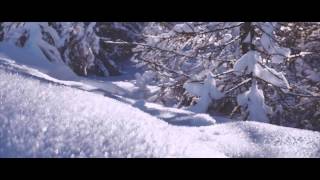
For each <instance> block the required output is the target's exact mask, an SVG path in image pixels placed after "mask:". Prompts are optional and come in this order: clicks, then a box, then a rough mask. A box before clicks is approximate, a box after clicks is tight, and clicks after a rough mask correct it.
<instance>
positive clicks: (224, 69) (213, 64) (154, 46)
mask: <svg viewBox="0 0 320 180" xmlns="http://www.w3.org/2000/svg"><path fill="white" fill-rule="evenodd" d="M170 25H171V26H167V25H166V26H165V25H163V24H161V23H150V24H149V26H148V27H147V28H146V30H149V34H148V36H147V38H146V40H145V42H146V43H145V44H140V45H139V46H138V48H136V51H137V56H136V58H137V59H139V60H140V61H141V63H143V64H145V65H146V66H147V67H149V68H150V69H151V70H153V71H154V72H156V73H157V77H158V78H159V82H160V83H161V87H162V88H161V91H160V92H159V98H158V99H162V102H164V104H167V105H170V104H172V102H175V103H176V104H178V103H180V104H182V105H184V106H189V105H191V104H192V103H193V102H194V98H195V97H196V98H199V97H200V99H199V100H197V99H196V100H195V101H196V103H199V102H201V96H200V95H199V94H197V93H194V92H192V91H190V88H189V92H188V88H184V87H187V86H186V84H190V83H192V84H193V85H195V84H197V83H198V85H195V86H197V87H201V86H202V85H203V84H204V81H205V80H206V78H207V73H206V72H208V71H209V72H211V73H212V74H213V77H214V78H215V81H216V82H215V83H216V85H215V87H216V89H217V90H219V91H220V92H222V93H223V94H224V96H223V97H222V98H221V100H215V101H211V102H210V103H206V104H207V106H208V107H207V108H209V109H208V110H209V111H210V107H213V110H214V111H220V112H222V111H226V112H225V113H227V114H230V115H234V114H236V113H237V112H239V110H240V109H241V112H242V114H243V116H242V117H241V119H250V120H256V121H263V122H271V123H279V116H277V114H279V112H281V111H282V110H285V111H287V110H288V109H286V108H283V106H286V104H287V103H288V102H290V101H291V99H292V97H293V96H296V95H297V94H299V93H302V92H298V91H299V90H298V89H297V88H296V86H292V85H290V83H289V82H290V81H289V80H290V79H289V80H288V79H287V78H286V75H287V66H288V61H289V60H290V59H292V57H295V55H296V54H294V55H292V54H291V50H290V49H289V48H284V47H283V46H284V45H285V43H283V41H284V40H285V38H284V37H283V36H281V32H280V31H281V29H283V28H285V27H284V26H285V25H284V24H283V23H269V22H239V23H237V22H233V23H221V22H218V23H201V22H197V23H195V22H186V23H170ZM150 29H151V30H150ZM153 31H154V33H152V32H153ZM150 32H151V33H150ZM186 90H187V91H186ZM237 97H238V98H237ZM244 97H246V98H244ZM290 98H291V99H290ZM244 99H246V100H244ZM163 100H165V101H163ZM237 100H238V101H237ZM252 100H253V101H252ZM249 101H250V103H253V104H261V107H260V108H262V109H261V110H260V112H263V115H261V116H260V117H259V116H257V113H254V111H253V110H252V109H250V108H249V109H248V107H249V106H250V107H253V106H252V104H250V103H249ZM159 102H161V101H159ZM217 104H218V105H217ZM239 107H241V108H239ZM207 108H203V109H207ZM226 109H227V110H226ZM282 114H283V113H282ZM283 118H285V117H282V120H285V119H283Z"/></svg>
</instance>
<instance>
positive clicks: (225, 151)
mask: <svg viewBox="0 0 320 180" xmlns="http://www.w3.org/2000/svg"><path fill="white" fill-rule="evenodd" d="M0 79H1V81H0V157H320V133H318V132H313V131H307V130H300V129H294V128H287V127H279V126H275V125H270V124H266V123H259V122H232V123H222V124H215V125H211V126H201V127H188V126H176V125H172V124H168V123H166V122H164V121H162V120H160V119H158V118H156V117H155V116H156V115H151V114H152V113H149V114H147V113H145V112H142V111H141V110H139V109H138V108H135V107H132V106H130V105H128V104H125V103H121V102H119V101H117V100H115V99H111V98H108V97H104V96H102V95H100V94H96V93H92V92H87V91H84V90H79V89H75V88H71V87H66V86H61V85H57V84H54V83H48V82H47V81H43V80H41V79H35V78H30V76H25V74H24V73H21V72H19V71H18V70H17V71H16V72H14V71H8V70H7V69H5V68H3V67H1V66H0ZM146 106H147V107H148V108H150V107H151V106H152V104H147V105H146ZM154 106H155V105H154ZM159 108H160V107H156V108H155V109H159ZM171 109H174V108H171ZM176 111H183V110H178V109H176ZM176 113H177V112H176ZM190 113H191V112H190ZM172 114H174V113H173V111H172ZM162 115H163V116H165V114H162ZM189 117H192V116H189ZM192 118H194V119H197V118H201V119H206V118H208V117H207V116H205V117H204V115H201V114H196V115H193V117H192Z"/></svg>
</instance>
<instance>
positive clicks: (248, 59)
mask: <svg viewBox="0 0 320 180" xmlns="http://www.w3.org/2000/svg"><path fill="white" fill-rule="evenodd" d="M257 62H261V56H260V54H259V53H258V52H257V51H248V52H247V53H246V54H244V55H243V56H242V57H241V58H240V59H238V60H237V61H236V63H235V64H234V67H233V70H234V72H235V74H237V75H242V74H250V73H251V72H252V71H253V69H254V67H255V65H256V63H257Z"/></svg>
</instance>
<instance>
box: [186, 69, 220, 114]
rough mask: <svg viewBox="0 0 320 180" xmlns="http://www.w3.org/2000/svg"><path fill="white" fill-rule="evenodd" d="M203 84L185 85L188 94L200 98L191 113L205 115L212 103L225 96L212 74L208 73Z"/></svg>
mask: <svg viewBox="0 0 320 180" xmlns="http://www.w3.org/2000/svg"><path fill="white" fill-rule="evenodd" d="M203 83H204V84H203V85H201V84H198V83H185V84H184V88H185V89H186V90H187V92H189V93H191V94H193V95H195V96H199V97H200V99H199V100H198V101H197V104H196V105H194V106H192V107H191V108H190V110H191V111H193V112H196V113H205V112H206V111H207V109H208V107H209V105H210V104H211V103H212V101H214V100H217V99H220V98H222V97H223V96H224V94H223V93H222V92H220V90H219V89H218V88H217V87H216V80H215V79H214V77H213V74H212V73H211V72H208V74H207V77H206V79H205V80H204V82H203Z"/></svg>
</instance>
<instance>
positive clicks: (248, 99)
mask: <svg viewBox="0 0 320 180" xmlns="http://www.w3.org/2000/svg"><path fill="white" fill-rule="evenodd" d="M237 102H238V104H239V105H240V106H243V107H247V109H248V110H247V111H248V113H249V119H250V120H253V121H259V122H265V123H268V122H269V119H268V117H267V112H268V109H269V107H267V105H266V104H265V103H264V95H263V91H262V90H261V89H258V85H257V83H256V81H255V80H254V81H253V83H252V86H251V88H250V89H249V90H248V91H246V92H245V93H243V94H240V95H238V96H237Z"/></svg>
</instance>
